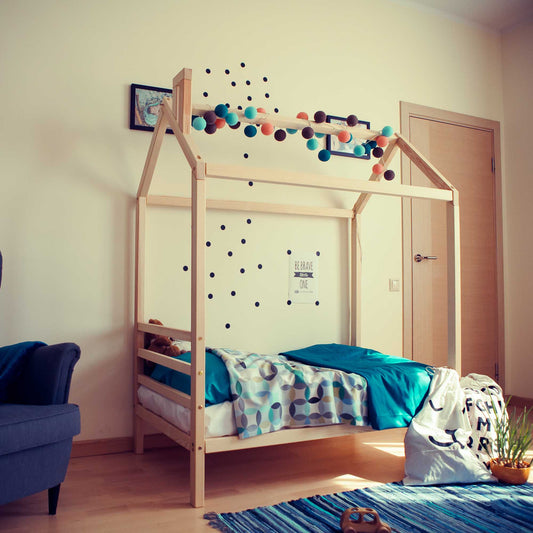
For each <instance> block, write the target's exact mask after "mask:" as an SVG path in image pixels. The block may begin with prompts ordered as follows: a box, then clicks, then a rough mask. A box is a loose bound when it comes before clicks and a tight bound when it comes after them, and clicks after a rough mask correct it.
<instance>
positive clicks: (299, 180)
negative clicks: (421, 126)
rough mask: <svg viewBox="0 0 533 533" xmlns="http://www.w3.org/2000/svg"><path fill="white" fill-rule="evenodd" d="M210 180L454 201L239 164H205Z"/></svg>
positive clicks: (411, 189)
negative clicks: (255, 182)
mask: <svg viewBox="0 0 533 533" xmlns="http://www.w3.org/2000/svg"><path fill="white" fill-rule="evenodd" d="M206 176H207V177H208V178H220V179H230V180H231V179H233V180H243V181H250V180H252V181H259V182H263V183H276V184H280V185H295V186H300V187H314V188H317V189H330V190H338V191H351V192H367V193H376V194H382V195H385V196H407V197H410V198H427V199H430V200H445V201H448V202H450V201H451V200H452V192H451V191H444V190H440V189H429V188H427V187H418V186H415V185H403V184H401V183H390V182H386V183H385V182H375V181H374V182H373V181H366V180H357V179H351V178H338V177H332V176H325V175H323V174H310V173H304V172H295V171H285V170H279V169H271V168H260V167H242V166H237V165H222V164H211V163H207V164H206Z"/></svg>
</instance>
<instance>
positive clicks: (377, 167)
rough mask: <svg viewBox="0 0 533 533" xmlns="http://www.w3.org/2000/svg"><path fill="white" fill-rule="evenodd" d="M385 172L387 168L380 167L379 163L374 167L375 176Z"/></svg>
mask: <svg viewBox="0 0 533 533" xmlns="http://www.w3.org/2000/svg"><path fill="white" fill-rule="evenodd" d="M384 170H385V167H384V166H383V165H380V164H379V163H376V164H375V165H374V166H373V167H372V172H373V173H374V174H381V173H382V172H383V171H384Z"/></svg>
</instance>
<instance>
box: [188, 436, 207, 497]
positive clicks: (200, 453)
mask: <svg viewBox="0 0 533 533" xmlns="http://www.w3.org/2000/svg"><path fill="white" fill-rule="evenodd" d="M194 448H195V449H194V450H191V452H190V462H191V464H190V488H191V505H192V506H193V507H203V506H204V501H205V496H204V493H205V450H204V447H203V446H196V445H195V446H194Z"/></svg>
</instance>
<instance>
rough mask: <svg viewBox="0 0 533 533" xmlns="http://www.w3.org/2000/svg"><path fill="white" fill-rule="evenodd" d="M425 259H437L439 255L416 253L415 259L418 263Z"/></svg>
mask: <svg viewBox="0 0 533 533" xmlns="http://www.w3.org/2000/svg"><path fill="white" fill-rule="evenodd" d="M425 259H431V260H433V261H434V260H435V259H437V256H436V255H421V254H416V255H415V261H416V262H417V263H420V262H422V261H424V260H425Z"/></svg>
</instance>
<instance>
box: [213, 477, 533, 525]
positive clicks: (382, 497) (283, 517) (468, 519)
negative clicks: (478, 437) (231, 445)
mask: <svg viewBox="0 0 533 533" xmlns="http://www.w3.org/2000/svg"><path fill="white" fill-rule="evenodd" d="M348 507H371V508H372V509H375V510H376V511H378V513H379V515H380V517H381V519H382V521H384V522H386V523H387V524H388V525H389V526H391V528H392V531H393V532H397V533H433V532H434V533H441V532H447V533H455V532H456V533H469V532H479V531H483V532H485V533H524V532H527V531H530V532H533V484H531V483H526V484H525V485H500V484H488V483H487V484H478V485H448V486H440V487H408V486H403V485H401V484H399V483H389V484H387V485H379V486H375V487H369V488H366V489H358V490H353V491H349V492H339V493H336V494H329V495H327V496H313V497H312V498H302V499H301V500H294V501H291V502H284V503H280V504H278V505H273V506H270V507H258V508H256V509H250V510H248V511H241V512H238V513H208V514H206V515H204V518H205V519H207V520H209V525H210V526H211V527H213V528H215V529H218V530H219V531H223V532H224V533H277V532H279V533H309V532H317V533H318V532H325V533H340V516H341V514H342V512H343V511H344V510H345V509H347V508H348Z"/></svg>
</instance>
